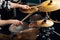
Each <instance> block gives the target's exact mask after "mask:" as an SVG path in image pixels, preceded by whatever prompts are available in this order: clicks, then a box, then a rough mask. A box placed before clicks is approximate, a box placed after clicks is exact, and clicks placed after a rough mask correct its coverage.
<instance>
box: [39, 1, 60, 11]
mask: <svg viewBox="0 0 60 40" xmlns="http://www.w3.org/2000/svg"><path fill="white" fill-rule="evenodd" d="M59 9H60V0H52V2H50V0H47V1H45V2H43V3H42V4H41V5H40V7H39V10H40V11H41V12H51V11H56V10H59Z"/></svg>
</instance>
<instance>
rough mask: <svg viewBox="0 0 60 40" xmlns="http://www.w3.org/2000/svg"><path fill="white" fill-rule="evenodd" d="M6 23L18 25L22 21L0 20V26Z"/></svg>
mask: <svg viewBox="0 0 60 40" xmlns="http://www.w3.org/2000/svg"><path fill="white" fill-rule="evenodd" d="M7 24H14V25H20V24H23V23H22V22H21V21H19V20H0V26H3V25H7Z"/></svg>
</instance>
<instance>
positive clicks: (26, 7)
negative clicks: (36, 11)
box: [20, 5, 30, 9]
mask: <svg viewBox="0 0 60 40" xmlns="http://www.w3.org/2000/svg"><path fill="white" fill-rule="evenodd" d="M20 7H21V8H22V9H30V7H29V6H28V5H20Z"/></svg>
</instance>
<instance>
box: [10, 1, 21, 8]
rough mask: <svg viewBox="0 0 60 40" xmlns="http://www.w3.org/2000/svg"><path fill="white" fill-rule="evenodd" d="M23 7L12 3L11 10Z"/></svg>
mask: <svg viewBox="0 0 60 40" xmlns="http://www.w3.org/2000/svg"><path fill="white" fill-rule="evenodd" d="M21 7H22V5H21V4H18V3H12V2H11V3H10V8H21Z"/></svg>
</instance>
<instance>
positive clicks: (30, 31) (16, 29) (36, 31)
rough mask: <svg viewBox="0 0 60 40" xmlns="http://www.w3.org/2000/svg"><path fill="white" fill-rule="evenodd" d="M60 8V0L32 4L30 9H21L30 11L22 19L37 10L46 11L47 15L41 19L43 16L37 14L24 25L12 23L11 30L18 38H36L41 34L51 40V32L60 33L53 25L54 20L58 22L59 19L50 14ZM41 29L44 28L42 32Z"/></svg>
mask: <svg viewBox="0 0 60 40" xmlns="http://www.w3.org/2000/svg"><path fill="white" fill-rule="evenodd" d="M59 9H60V0H46V1H45V2H43V3H41V4H40V5H37V6H32V7H31V8H30V9H29V10H21V11H22V12H24V13H28V15H27V16H26V17H25V18H23V19H22V20H21V21H24V20H26V19H27V18H28V17H30V16H31V15H32V14H33V13H34V12H37V11H40V12H45V13H46V17H45V18H43V19H40V18H41V16H40V15H38V14H35V15H33V16H31V17H30V23H29V24H28V23H26V22H24V23H23V25H19V26H16V25H13V24H12V25H11V26H10V28H9V30H10V31H11V33H12V34H13V35H16V38H17V39H20V40H36V38H37V37H38V36H41V37H42V38H43V39H44V40H51V39H50V38H49V35H50V34H52V33H56V34H57V35H58V36H60V34H59V33H57V32H56V31H54V30H55V29H54V27H52V26H53V25H54V22H55V23H57V21H54V20H52V19H51V18H50V16H49V15H48V14H49V13H50V12H52V11H56V10H59ZM40 30H42V32H40ZM44 33H45V34H44Z"/></svg>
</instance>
